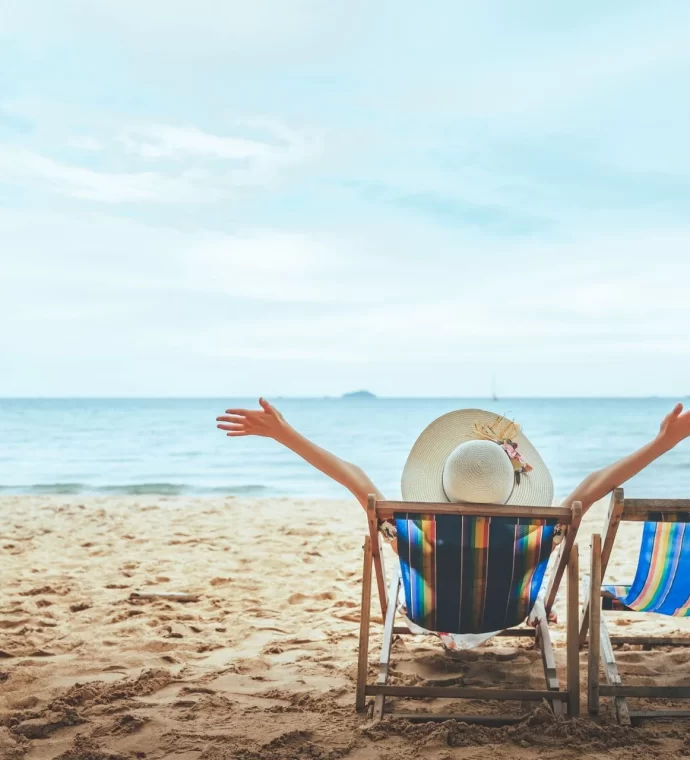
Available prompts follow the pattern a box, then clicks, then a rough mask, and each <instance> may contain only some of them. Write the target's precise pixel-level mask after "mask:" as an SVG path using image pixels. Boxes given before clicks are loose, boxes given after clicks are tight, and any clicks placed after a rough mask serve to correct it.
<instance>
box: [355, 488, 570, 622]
mask: <svg viewBox="0 0 690 760" xmlns="http://www.w3.org/2000/svg"><path fill="white" fill-rule="evenodd" d="M374 513H375V518H376V520H375V521H374V522H375V523H376V524H378V520H390V519H393V520H395V524H396V529H397V540H398V556H399V561H400V570H401V576H402V585H403V590H404V596H405V605H406V608H407V616H408V617H409V618H410V619H411V620H412V622H414V623H416V624H417V625H419V626H421V627H423V628H426V629H427V630H432V631H443V632H447V633H487V632H490V631H495V630H502V629H504V628H509V627H511V626H514V625H517V624H519V623H521V622H522V621H523V620H524V619H525V618H526V617H527V615H528V614H529V612H530V610H531V609H532V606H533V605H534V603H535V601H536V598H537V594H538V593H539V591H540V589H541V586H542V582H543V579H544V573H545V571H546V567H547V564H548V561H549V557H550V556H551V552H552V549H553V546H554V539H563V540H565V539H566V538H568V539H570V541H569V546H572V542H573V540H574V535H567V534H568V533H569V529H570V528H571V527H574V529H575V530H576V528H577V526H576V525H575V526H573V523H574V521H575V522H577V523H579V515H580V507H579V505H578V507H577V509H576V510H571V509H565V508H560V507H527V506H525V507H520V506H505V505H492V504H449V503H445V504H428V503H423V502H422V503H413V502H376V503H375V508H374ZM574 515H575V520H574ZM371 527H372V520H370V529H371ZM565 563H567V556H566V559H565ZM565 563H564V565H563V567H564V566H565Z"/></svg>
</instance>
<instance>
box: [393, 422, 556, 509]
mask: <svg viewBox="0 0 690 760" xmlns="http://www.w3.org/2000/svg"><path fill="white" fill-rule="evenodd" d="M402 495H403V499H405V501H426V502H443V501H453V502H455V501H465V502H474V503H479V504H521V505H525V506H551V504H552V503H553V481H552V479H551V475H550V473H549V471H548V469H547V467H546V465H545V464H544V462H543V460H542V458H541V457H540V456H539V454H538V453H537V450H536V449H535V448H534V446H532V444H531V443H530V442H529V441H528V440H527V438H526V437H525V436H524V435H523V434H522V433H521V432H520V428H519V426H518V425H516V424H515V423H514V422H512V421H511V420H508V419H506V418H505V417H501V416H500V415H496V414H493V413H491V412H486V411H483V410H482V409H460V410H458V411H455V412H450V413H449V414H444V415H443V416H442V417H439V418H438V419H437V420H434V421H433V422H432V423H431V424H430V425H429V426H428V427H427V428H426V429H425V430H424V432H423V433H422V434H421V435H420V436H419V438H418V439H417V441H416V442H415V444H414V446H413V447H412V451H411V452H410V455H409V457H408V458H407V462H406V464H405V468H404V470H403V474H402Z"/></svg>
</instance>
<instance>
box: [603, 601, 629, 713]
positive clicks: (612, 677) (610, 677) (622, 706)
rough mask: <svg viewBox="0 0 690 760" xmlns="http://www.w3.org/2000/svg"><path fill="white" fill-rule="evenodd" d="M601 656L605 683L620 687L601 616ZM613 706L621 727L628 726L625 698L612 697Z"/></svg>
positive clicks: (609, 640) (614, 660)
mask: <svg viewBox="0 0 690 760" xmlns="http://www.w3.org/2000/svg"><path fill="white" fill-rule="evenodd" d="M600 630H601V642H600V643H601V654H602V663H603V665H604V673H605V674H606V681H607V682H608V683H609V684H610V685H611V686H621V685H622V682H621V677H620V676H619V675H618V667H617V665H616V658H615V656H614V654H613V645H612V644H611V638H610V636H609V631H608V628H607V627H606V619H605V618H604V616H603V615H602V616H601V625H600ZM613 706H614V709H615V711H616V718H617V719H618V722H619V723H620V724H621V726H629V725H630V711H629V710H628V703H627V702H626V700H625V697H614V698H613Z"/></svg>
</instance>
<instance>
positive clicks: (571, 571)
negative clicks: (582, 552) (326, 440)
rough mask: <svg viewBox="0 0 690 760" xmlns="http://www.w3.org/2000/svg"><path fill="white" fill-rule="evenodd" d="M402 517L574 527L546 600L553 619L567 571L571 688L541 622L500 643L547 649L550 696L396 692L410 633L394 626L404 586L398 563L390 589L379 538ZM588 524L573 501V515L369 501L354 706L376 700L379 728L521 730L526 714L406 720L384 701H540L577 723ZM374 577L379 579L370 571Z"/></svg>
mask: <svg viewBox="0 0 690 760" xmlns="http://www.w3.org/2000/svg"><path fill="white" fill-rule="evenodd" d="M396 512H419V513H422V514H453V515H468V516H479V517H493V516H495V517H533V518H547V519H548V518H554V517H557V518H558V519H559V522H560V523H561V524H563V525H567V526H568V530H567V533H566V535H565V537H564V539H563V541H562V542H561V544H560V546H559V549H558V552H557V557H556V560H555V565H554V569H553V572H552V573H551V576H550V579H549V584H548V587H547V593H546V603H545V607H546V612H547V616H548V613H549V612H550V610H551V608H552V606H553V604H554V601H555V599H556V594H557V592H558V587H559V585H560V582H561V580H562V578H563V575H564V573H565V571H566V568H567V570H568V604H567V607H568V625H567V643H568V654H567V688H566V689H561V688H560V686H559V683H558V676H557V671H556V660H555V657H554V651H553V644H552V642H551V636H550V633H549V627H548V623H547V621H546V620H541V621H539V624H538V627H537V628H536V629H534V628H530V627H521V628H511V629H508V630H505V631H502V632H501V633H500V634H498V635H500V636H525V637H532V638H534V639H535V642H536V643H537V644H538V645H539V646H540V648H541V658H542V665H543V668H544V678H545V681H546V689H543V690H537V689H501V688H486V689H484V688H464V687H444V686H390V685H388V675H389V666H390V656H391V647H392V644H393V636H394V635H396V634H399V635H406V634H412V631H411V630H410V629H409V628H408V626H406V625H403V626H396V625H395V614H396V612H397V608H398V598H399V595H400V588H401V579H400V569H399V564H398V563H397V562H396V566H395V569H394V571H393V573H392V574H391V579H390V582H389V585H388V588H387V587H386V575H385V567H384V563H383V558H382V556H381V538H380V534H379V531H378V525H379V520H388V519H392V517H393V515H394V513H396ZM581 519H582V505H581V504H580V502H575V503H574V504H573V506H572V508H564V507H521V506H505V505H494V504H465V503H462V504H455V503H453V504H450V503H445V504H430V503H417V502H403V501H379V502H377V500H376V498H375V497H374V496H370V497H369V502H368V508H367V520H368V525H369V534H368V535H367V536H366V537H365V540H364V568H363V573H362V606H361V617H360V630H359V658H358V668H357V696H356V707H357V710H358V711H362V710H364V709H365V707H366V698H367V697H368V696H373V697H374V708H373V719H374V721H375V722H376V721H379V720H381V719H382V718H383V715H384V713H390V714H393V715H396V716H397V717H403V718H406V719H408V720H415V721H428V720H435V721H442V720H449V719H457V720H462V721H464V722H468V723H482V724H485V725H506V724H509V723H517V722H518V721H520V720H523V719H524V717H525V716H524V715H521V716H515V715H505V714H504V715H463V714H458V715H448V714H444V715H436V714H432V713H400V712H394V711H391V710H387V709H386V697H411V698H415V697H416V698H429V697H432V698H448V699H481V700H483V699H487V700H488V699H500V700H520V701H522V700H524V701H537V702H538V701H541V700H543V699H546V700H548V701H549V702H550V703H551V706H552V709H553V711H554V713H555V714H556V715H561V716H565V715H568V716H576V715H578V714H579V711H580V674H579V650H578V627H577V626H578V607H579V601H578V594H579V590H578V589H579V578H578V551H577V544H576V543H575V539H576V537H577V530H578V528H579V526H580V521H581ZM372 571H373V572H372ZM372 574H374V575H375V578H376V586H377V590H378V596H379V601H380V604H381V613H382V617H383V621H384V628H383V646H382V648H381V656H380V658H379V666H378V677H377V679H376V683H375V684H368V683H367V671H368V665H369V634H370V621H371V589H372Z"/></svg>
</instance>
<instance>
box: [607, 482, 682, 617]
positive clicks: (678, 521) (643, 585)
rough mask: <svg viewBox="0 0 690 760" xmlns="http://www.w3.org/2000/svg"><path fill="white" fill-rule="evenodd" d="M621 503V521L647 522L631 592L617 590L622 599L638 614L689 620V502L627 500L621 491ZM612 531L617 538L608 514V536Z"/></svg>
mask: <svg viewBox="0 0 690 760" xmlns="http://www.w3.org/2000/svg"><path fill="white" fill-rule="evenodd" d="M617 499H618V504H619V506H618V510H619V511H620V520H622V521H624V522H640V521H643V522H644V529H643V531H642V542H641V545H640V552H639V555H638V561H637V570H636V572H635V579H634V581H633V583H632V585H631V586H630V587H628V588H625V589H623V588H622V587H616V589H617V595H618V596H619V599H620V601H621V602H622V603H623V604H624V605H625V606H626V607H628V608H630V609H632V610H635V611H637V612H657V613H660V614H662V615H672V616H675V617H687V616H688V615H690V500H688V499H625V498H624V496H623V490H622V489H618V494H617ZM613 509H614V510H615V507H614V508H613ZM612 531H613V533H614V535H615V520H612V519H611V512H610V513H609V520H608V524H607V527H606V534H605V535H606V536H608V534H609V533H611V532H612ZM610 544H613V540H611V541H610ZM607 560H608V556H607Z"/></svg>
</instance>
